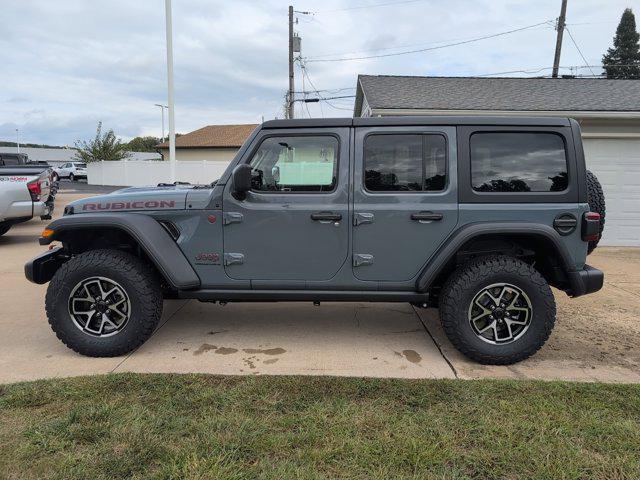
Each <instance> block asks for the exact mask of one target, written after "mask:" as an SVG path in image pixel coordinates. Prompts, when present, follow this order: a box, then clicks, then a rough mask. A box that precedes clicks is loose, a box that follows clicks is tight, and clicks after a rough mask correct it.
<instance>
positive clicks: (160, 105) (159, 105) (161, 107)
mask: <svg viewBox="0 0 640 480" xmlns="http://www.w3.org/2000/svg"><path fill="white" fill-rule="evenodd" d="M154 105H155V106H156V107H160V113H161V115H162V140H160V143H162V142H164V109H165V108H169V107H167V106H166V105H162V104H160V103H154Z"/></svg>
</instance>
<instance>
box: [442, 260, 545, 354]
mask: <svg viewBox="0 0 640 480" xmlns="http://www.w3.org/2000/svg"><path fill="white" fill-rule="evenodd" d="M555 317H556V305H555V300H554V298H553V293H552V292H551V288H549V285H548V284H547V282H546V281H545V279H544V278H543V277H542V276H541V275H540V273H539V272H538V271H537V270H535V269H534V268H533V267H532V266H530V265H529V264H527V263H525V262H523V261H521V260H518V259H516V258H512V257H508V256H502V255H495V256H488V257H481V258H477V259H474V260H471V261H469V262H468V263H466V264H464V265H462V266H461V267H460V268H458V269H457V270H456V271H455V272H454V273H453V274H452V275H451V277H450V278H449V279H448V280H447V282H446V283H445V286H444V288H443V291H442V294H441V297H440V318H441V321H442V326H443V328H444V331H445V333H446V334H447V337H448V338H449V340H450V341H451V343H453V345H454V346H455V347H456V348H457V349H458V350H459V351H460V352H462V353H463V354H464V355H466V356H467V357H469V358H471V359H473V360H475V361H477V362H480V363H484V364H494V365H508V364H512V363H516V362H519V361H521V360H524V359H525V358H528V357H530V356H531V355H533V354H534V353H535V352H537V351H538V350H539V349H540V347H542V345H544V343H545V342H546V341H547V339H548V338H549V335H550V334H551V330H552V329H553V326H554V324H555Z"/></svg>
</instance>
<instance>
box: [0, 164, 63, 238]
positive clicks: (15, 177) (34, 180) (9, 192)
mask: <svg viewBox="0 0 640 480" xmlns="http://www.w3.org/2000/svg"><path fill="white" fill-rule="evenodd" d="M51 175H52V170H51V167H49V166H48V165H45V166H43V165H37V164H34V165H30V164H26V165H17V166H2V167H0V235H4V234H5V233H7V232H8V231H9V229H10V228H11V227H12V226H13V225H15V224H17V223H22V222H26V221H28V220H31V219H32V218H33V217H36V216H39V217H40V218H41V219H42V220H51V214H52V213H53V208H54V201H55V195H56V192H57V186H56V184H55V182H52V179H51Z"/></svg>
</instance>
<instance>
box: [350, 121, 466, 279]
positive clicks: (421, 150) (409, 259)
mask: <svg viewBox="0 0 640 480" xmlns="http://www.w3.org/2000/svg"><path fill="white" fill-rule="evenodd" d="M456 179H457V174H456V130H455V127H435V126H422V127H383V128H381V127H362V128H357V129H356V135H355V168H354V180H353V185H354V217H353V232H354V233H353V269H354V275H355V276H356V277H357V278H358V279H360V280H377V281H379V282H381V288H384V282H403V281H409V280H412V279H413V278H414V277H416V275H417V274H418V273H419V272H420V270H421V269H422V267H423V265H424V264H425V263H426V262H427V261H428V260H429V259H430V258H431V257H432V256H433V255H434V253H435V252H436V250H437V249H438V247H439V246H440V245H441V244H442V243H443V242H444V240H445V239H446V237H447V236H448V235H449V234H450V233H451V232H452V230H453V229H454V228H455V226H456V224H457V221H458V202H457V189H456Z"/></svg>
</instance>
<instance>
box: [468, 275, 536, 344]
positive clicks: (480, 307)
mask: <svg viewBox="0 0 640 480" xmlns="http://www.w3.org/2000/svg"><path fill="white" fill-rule="evenodd" d="M532 317H533V307H532V306H531V300H530V299H529V297H528V296H527V294H526V293H525V292H524V291H523V290H522V289H521V288H519V287H517V286H515V285H512V284H510V283H494V284H492V285H489V286H487V287H484V288H482V289H481V290H480V291H479V292H478V293H476V295H475V296H474V297H473V300H472V301H471V305H469V312H468V321H469V324H470V325H471V328H472V330H473V332H474V333H475V334H476V336H477V337H478V338H480V340H482V341H484V342H487V343H491V344H493V345H506V344H509V343H513V342H515V341H516V340H518V339H519V338H520V337H522V335H524V334H525V332H526V331H527V330H528V329H529V326H530V325H531V319H532Z"/></svg>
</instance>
